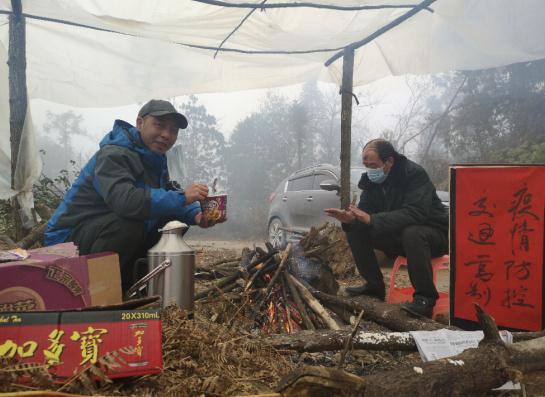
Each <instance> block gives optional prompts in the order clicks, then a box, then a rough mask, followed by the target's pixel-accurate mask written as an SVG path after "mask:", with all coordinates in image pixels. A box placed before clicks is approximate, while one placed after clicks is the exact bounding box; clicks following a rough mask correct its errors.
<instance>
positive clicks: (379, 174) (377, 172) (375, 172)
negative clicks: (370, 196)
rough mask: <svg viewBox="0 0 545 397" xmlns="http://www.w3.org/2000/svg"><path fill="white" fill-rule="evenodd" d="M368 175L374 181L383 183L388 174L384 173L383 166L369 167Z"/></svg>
mask: <svg viewBox="0 0 545 397" xmlns="http://www.w3.org/2000/svg"><path fill="white" fill-rule="evenodd" d="M367 176H368V177H369V180H370V181H371V182H373V183H382V182H384V181H385V180H386V178H387V177H388V175H385V174H384V167H381V168H368V169H367Z"/></svg>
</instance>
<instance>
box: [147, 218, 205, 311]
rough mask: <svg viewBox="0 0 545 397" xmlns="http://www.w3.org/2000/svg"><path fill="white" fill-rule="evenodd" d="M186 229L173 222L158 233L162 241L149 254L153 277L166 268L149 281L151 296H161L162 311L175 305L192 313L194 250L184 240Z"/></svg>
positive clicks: (180, 223)
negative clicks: (154, 273) (153, 272)
mask: <svg viewBox="0 0 545 397" xmlns="http://www.w3.org/2000/svg"><path fill="white" fill-rule="evenodd" d="M187 228H188V226H187V225H186V224H185V223H182V222H179V221H171V222H168V223H167V224H166V225H165V226H164V227H163V228H162V229H159V231H160V232H161V238H160V239H159V242H158V243H157V244H155V245H154V246H153V247H152V248H151V249H150V250H149V251H148V271H149V272H150V273H151V272H152V271H153V270H154V269H156V268H157V267H159V266H165V265H166V268H165V270H164V271H162V272H160V273H159V274H158V275H157V276H155V277H153V278H152V279H151V280H150V281H149V284H148V295H149V296H152V295H161V296H162V297H163V307H166V306H169V305H172V304H174V303H176V304H178V306H180V308H181V309H182V310H186V311H187V312H188V313H193V310H194V307H195V296H194V295H195V294H194V291H195V250H194V249H193V248H191V247H190V246H189V245H187V244H186V242H185V241H184V239H183V237H182V235H183V232H184V231H185V230H186V229H187ZM165 261H167V263H166V264H165ZM168 262H170V265H169V264H168Z"/></svg>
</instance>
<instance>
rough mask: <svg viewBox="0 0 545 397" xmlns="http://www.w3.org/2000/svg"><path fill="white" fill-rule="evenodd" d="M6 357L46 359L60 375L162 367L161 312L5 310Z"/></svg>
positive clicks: (0, 333) (0, 324)
mask: <svg viewBox="0 0 545 397" xmlns="http://www.w3.org/2000/svg"><path fill="white" fill-rule="evenodd" d="M0 358H14V359H19V360H21V362H22V363H39V364H46V365H48V368H49V371H50V373H51V374H52V375H53V376H54V377H55V378H57V379H60V380H62V379H66V378H69V377H71V376H73V375H74V374H79V373H80V372H81V371H84V370H85V369H86V368H89V367H90V366H97V367H99V368H100V369H101V370H102V371H103V372H105V373H106V375H108V377H110V378H121V377H128V376H137V375H143V374H149V373H156V372H160V371H161V368H162V365H163V363H162V360H163V359H162V342H161V320H160V315H159V311H158V310H110V311H68V312H56V313H55V312H45V313H44V312H42V313H38V312H32V313H18V312H16V313H0ZM105 361H107V362H108V363H109V364H108V365H104V363H105ZM90 375H91V374H90Z"/></svg>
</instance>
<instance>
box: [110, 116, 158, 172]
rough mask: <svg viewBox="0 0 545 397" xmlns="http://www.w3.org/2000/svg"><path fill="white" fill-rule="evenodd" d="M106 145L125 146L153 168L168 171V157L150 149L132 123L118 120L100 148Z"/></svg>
mask: <svg viewBox="0 0 545 397" xmlns="http://www.w3.org/2000/svg"><path fill="white" fill-rule="evenodd" d="M106 145H116V146H123V147H126V148H127V149H130V150H132V151H133V152H136V153H138V154H140V156H142V159H143V161H144V162H145V163H147V164H149V165H150V166H152V167H157V166H159V169H163V170H164V171H163V172H168V171H166V168H167V166H166V164H167V158H166V155H164V154H161V153H155V152H153V151H151V150H150V149H148V147H147V146H146V145H145V144H144V142H143V141H142V138H141V137H140V133H139V132H138V130H137V129H136V127H134V126H133V125H131V124H130V123H127V122H126V121H123V120H116V121H115V122H114V126H113V127H112V130H111V131H110V132H109V133H107V134H106V135H105V136H104V138H102V140H101V141H100V147H101V148H102V147H103V146H106Z"/></svg>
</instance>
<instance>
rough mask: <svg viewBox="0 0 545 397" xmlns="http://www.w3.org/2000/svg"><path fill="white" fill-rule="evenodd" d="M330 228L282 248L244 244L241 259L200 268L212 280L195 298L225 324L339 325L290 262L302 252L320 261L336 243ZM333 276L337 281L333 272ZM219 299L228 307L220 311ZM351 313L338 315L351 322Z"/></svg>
mask: <svg viewBox="0 0 545 397" xmlns="http://www.w3.org/2000/svg"><path fill="white" fill-rule="evenodd" d="M328 227H329V225H327V224H326V225H324V226H322V227H320V228H312V229H311V230H310V232H308V233H307V234H306V235H305V236H304V237H303V238H302V239H301V241H299V242H298V243H296V244H294V245H292V244H291V243H290V244H288V246H287V247H286V249H284V250H278V249H275V248H274V247H273V246H272V245H271V244H269V243H266V244H265V247H266V249H262V248H260V247H256V248H255V249H253V250H250V249H248V248H245V249H244V250H243V251H242V255H241V257H240V258H235V259H234V260H231V261H229V260H224V261H222V262H220V263H216V264H214V265H212V266H211V267H210V268H208V269H202V268H201V269H199V270H200V271H199V272H198V273H197V276H198V277H201V278H204V277H208V278H215V281H213V282H212V285H211V286H209V287H208V288H207V289H205V290H203V291H200V292H198V293H197V294H196V296H195V299H196V300H197V302H200V303H202V304H206V303H214V307H215V309H216V313H214V314H212V315H211V318H212V320H217V321H218V322H222V323H226V324H228V325H230V324H233V323H234V322H237V321H239V320H240V319H241V318H244V319H246V320H247V322H248V323H249V325H250V328H251V324H254V328H255V327H258V328H259V329H260V330H261V331H263V332H267V333H282V332H285V333H292V332H298V331H301V330H315V329H334V330H338V329H341V327H342V325H343V324H344V321H343V320H342V318H341V317H339V315H337V314H335V313H330V312H329V311H328V310H326V309H325V308H324V306H323V305H322V304H321V303H320V302H319V301H318V300H317V299H316V298H315V297H314V296H313V294H312V293H311V290H313V289H314V287H313V286H311V285H309V283H308V282H307V281H305V280H304V279H303V278H301V277H300V276H298V275H297V273H296V272H294V271H292V270H290V264H293V262H294V261H296V260H298V257H301V256H303V257H305V258H307V259H309V260H315V261H317V262H319V263H322V264H323V262H324V259H323V258H324V256H326V255H327V253H328V252H329V251H330V250H332V249H333V248H336V247H337V244H338V242H339V241H338V240H333V241H332V240H331V238H330V236H329V234H328ZM331 280H332V281H333V282H334V283H335V284H336V282H335V281H334V278H333V276H332V277H331ZM337 287H338V286H335V292H336V288H337ZM221 301H224V302H226V303H227V307H221V308H220V310H218V305H217V304H218V302H221ZM201 307H202V306H201ZM229 307H230V310H229ZM353 315H354V314H353V312H352V313H349V314H348V315H344V316H342V315H341V316H342V317H344V318H346V319H347V321H350V320H349V318H350V316H352V317H353ZM239 322H240V321H239Z"/></svg>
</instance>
